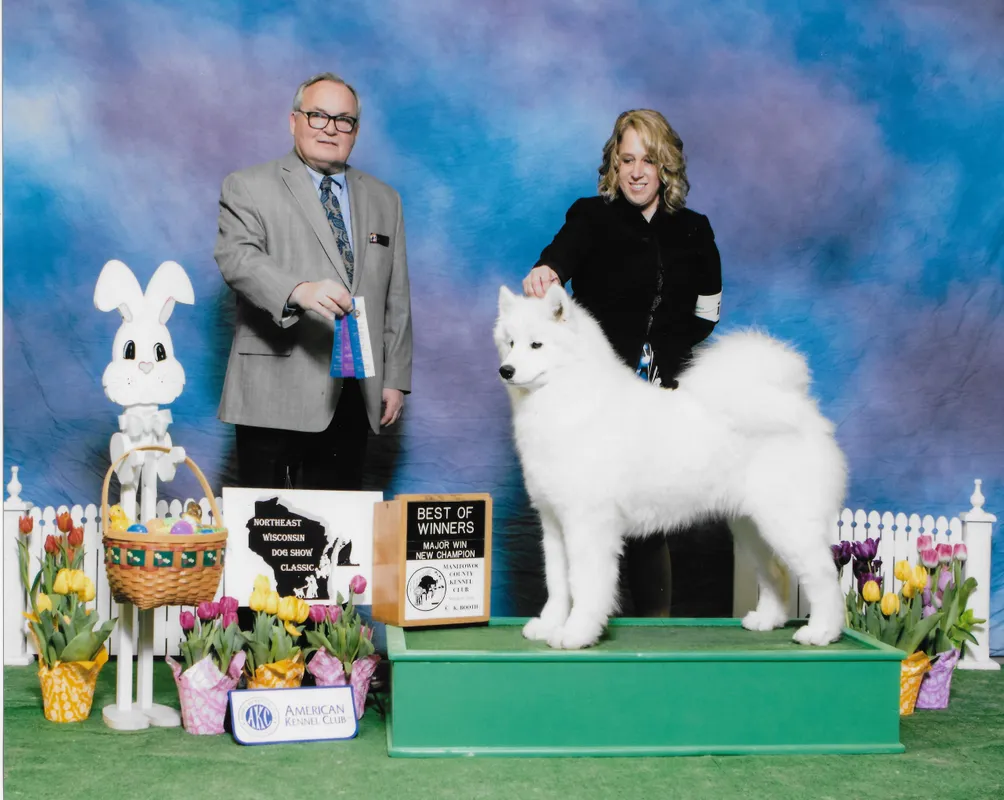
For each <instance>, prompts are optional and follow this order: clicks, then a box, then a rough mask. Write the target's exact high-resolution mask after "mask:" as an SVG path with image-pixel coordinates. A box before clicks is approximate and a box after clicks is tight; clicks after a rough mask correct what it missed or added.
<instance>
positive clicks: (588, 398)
mask: <svg viewBox="0 0 1004 800" xmlns="http://www.w3.org/2000/svg"><path fill="white" fill-rule="evenodd" d="M495 344H496V346H497V347H498V350H499V356H500V358H501V359H502V366H501V367H500V368H499V374H500V375H501V376H502V378H503V380H504V382H505V384H506V387H507V388H508V390H509V394H510V398H511V400H512V407H513V427H514V432H515V439H516V447H517V450H518V451H519V456H520V460H521V462H522V465H523V476H524V480H525V481H526V487H527V492H528V493H529V496H530V499H531V501H532V502H533V505H534V507H535V508H536V509H537V511H538V512H539V513H540V520H541V526H542V528H543V533H544V542H543V544H544V569H545V577H546V580H547V595H548V597H547V602H546V603H545V605H544V608H543V610H542V611H541V613H540V616H539V617H535V618H533V619H531V620H530V621H529V622H528V623H527V624H526V626H525V627H524V628H523V635H524V636H526V637H527V638H529V639H540V640H546V641H547V642H548V644H550V645H551V646H552V647H561V648H567V649H575V648H580V647H588V646H589V645H592V644H594V643H595V642H596V641H597V639H599V637H600V635H601V634H602V633H603V630H604V628H605V626H606V623H607V619H608V618H609V616H610V614H611V613H613V612H614V610H615V608H616V603H617V577H618V558H619V556H620V553H621V547H622V543H623V539H624V537H625V536H644V535H646V534H650V533H653V532H655V531H661V530H671V529H674V528H679V527H683V526H686V525H688V524H691V523H693V522H695V521H696V520H700V519H702V518H706V517H708V516H711V515H715V514H720V515H725V516H726V517H727V518H728V520H729V527H730V528H731V530H732V533H733V536H734V537H735V539H736V541H737V542H738V543H739V545H740V546H741V547H742V548H743V549H744V550H746V551H748V553H749V555H750V556H751V557H752V558H753V559H754V560H755V563H756V568H757V575H758V580H759V584H760V599H759V603H758V605H757V607H756V610H754V611H751V612H750V613H749V614H747V615H746V617H745V619H743V626H744V627H745V628H748V629H750V630H759V631H763V630H771V629H773V628H779V627H781V626H783V625H784V624H785V622H786V621H787V614H786V612H785V607H784V603H783V602H782V596H783V594H782V592H783V589H782V587H781V586H780V585H779V575H778V570H776V569H774V568H772V560H773V558H774V556H775V555H776V556H777V557H779V558H780V559H781V560H782V561H783V562H784V563H785V564H787V566H788V568H789V569H790V570H791V571H792V573H793V574H794V575H795V576H796V577H797V578H798V581H799V583H800V584H801V585H802V587H803V589H804V591H805V593H806V596H807V597H808V601H809V606H810V611H811V615H810V619H809V623H808V625H805V626H803V627H800V628H799V629H798V630H796V632H795V635H794V638H795V641H796V642H800V643H802V644H815V645H825V644H828V643H830V642H833V641H836V640H837V639H838V638H839V637H840V632H841V629H842V626H843V622H844V609H843V599H842V597H841V592H840V586H839V584H838V581H837V572H836V568H835V567H834V565H833V561H832V558H831V555H830V550H829V547H828V546H827V540H828V533H829V531H828V526H829V524H830V523H831V521H832V520H833V519H834V518H835V517H836V515H837V513H838V512H839V510H840V508H841V505H842V503H843V497H844V490H845V485H846V480H847V472H846V467H845V463H844V457H843V454H842V453H841V452H840V448H839V447H838V446H837V443H836V441H835V440H834V437H833V425H832V424H831V423H830V422H829V421H828V420H827V419H825V418H824V417H823V416H822V415H821V414H820V412H819V410H818V408H817V407H816V403H815V402H814V401H813V399H812V398H811V397H810V395H809V393H808V389H809V370H808V367H807V366H806V364H805V361H804V359H803V358H802V357H801V356H800V355H799V354H798V353H796V352H795V351H793V350H792V349H790V348H788V347H786V346H785V345H783V344H781V343H780V342H778V341H776V340H774V339H771V338H770V337H768V336H766V335H765V334H762V333H758V332H754V331H747V332H740V333H732V334H728V335H725V336H722V337H720V338H718V339H717V340H716V341H714V342H713V343H712V344H709V345H705V346H703V347H702V348H700V349H699V351H698V354H697V356H696V358H695V359H694V362H693V363H692V365H691V366H690V367H689V368H688V369H686V370H685V371H684V372H683V373H682V374H681V375H680V376H679V388H678V389H675V390H668V389H662V388H658V387H656V386H653V385H651V384H648V383H646V382H645V381H642V380H641V379H639V378H638V377H636V376H635V374H634V373H633V371H632V370H631V369H630V368H629V367H627V366H626V365H625V364H624V363H623V362H621V360H620V359H619V358H618V357H617V354H616V353H615V352H614V350H613V348H612V347H611V346H610V343H609V342H608V341H607V339H606V337H605V336H604V335H603V332H602V330H601V329H600V326H599V324H598V323H597V322H596V320H594V319H593V318H592V317H591V316H590V315H589V313H588V312H586V311H585V310H584V309H583V308H581V307H580V306H578V305H577V304H576V303H575V302H574V301H572V300H571V299H569V297H568V295H567V294H565V292H564V290H563V289H562V288H561V287H560V286H557V285H555V286H552V287H551V288H550V289H549V290H548V292H547V295H546V297H544V298H542V299H538V298H526V297H517V296H516V295H514V294H513V293H512V292H510V291H509V290H508V289H506V288H505V287H504V286H503V287H502V289H501V291H500V293H499V317H498V321H497V322H496V325H495Z"/></svg>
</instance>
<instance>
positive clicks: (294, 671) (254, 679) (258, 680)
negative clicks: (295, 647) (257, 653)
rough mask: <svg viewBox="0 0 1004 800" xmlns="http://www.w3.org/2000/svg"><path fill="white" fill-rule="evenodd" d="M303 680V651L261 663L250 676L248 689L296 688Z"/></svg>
mask: <svg viewBox="0 0 1004 800" xmlns="http://www.w3.org/2000/svg"><path fill="white" fill-rule="evenodd" d="M302 680H303V653H297V654H296V655H295V656H294V657H293V658H284V659H283V660H282V661H276V662H274V663H272V664H259V665H258V666H257V667H256V668H255V671H254V675H252V676H251V677H250V678H248V689H295V688H296V687H298V686H299V685H300V682H301V681H302Z"/></svg>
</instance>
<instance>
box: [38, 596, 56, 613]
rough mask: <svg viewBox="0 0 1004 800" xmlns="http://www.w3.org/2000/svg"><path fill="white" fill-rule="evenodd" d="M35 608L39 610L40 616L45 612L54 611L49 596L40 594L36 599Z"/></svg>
mask: <svg viewBox="0 0 1004 800" xmlns="http://www.w3.org/2000/svg"><path fill="white" fill-rule="evenodd" d="M35 606H36V607H37V608H38V613H39V614H41V613H42V612H43V611H52V601H51V600H50V599H49V595H47V594H45V593H43V592H39V593H38V596H37V597H36V598H35Z"/></svg>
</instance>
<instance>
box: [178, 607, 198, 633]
mask: <svg viewBox="0 0 1004 800" xmlns="http://www.w3.org/2000/svg"><path fill="white" fill-rule="evenodd" d="M178 619H179V620H180V622H181V629H182V630H183V631H184V632H185V633H188V632H189V631H190V630H194V629H195V614H193V613H192V612H191V611H182V612H181V616H180V617H179V618H178Z"/></svg>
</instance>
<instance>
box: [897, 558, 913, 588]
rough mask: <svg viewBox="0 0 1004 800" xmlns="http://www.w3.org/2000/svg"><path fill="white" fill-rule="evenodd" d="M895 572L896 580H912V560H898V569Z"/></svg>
mask: <svg viewBox="0 0 1004 800" xmlns="http://www.w3.org/2000/svg"><path fill="white" fill-rule="evenodd" d="M893 574H894V575H895V576H896V580H898V581H903V582H904V583H905V582H906V581H908V580H910V576H911V575H913V567H912V566H910V562H909V561H907V560H906V559H905V558H904V559H903V560H902V561H897V562H896V569H895V571H894V572H893Z"/></svg>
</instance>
